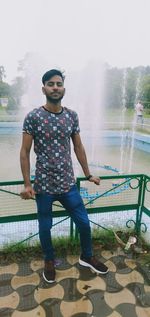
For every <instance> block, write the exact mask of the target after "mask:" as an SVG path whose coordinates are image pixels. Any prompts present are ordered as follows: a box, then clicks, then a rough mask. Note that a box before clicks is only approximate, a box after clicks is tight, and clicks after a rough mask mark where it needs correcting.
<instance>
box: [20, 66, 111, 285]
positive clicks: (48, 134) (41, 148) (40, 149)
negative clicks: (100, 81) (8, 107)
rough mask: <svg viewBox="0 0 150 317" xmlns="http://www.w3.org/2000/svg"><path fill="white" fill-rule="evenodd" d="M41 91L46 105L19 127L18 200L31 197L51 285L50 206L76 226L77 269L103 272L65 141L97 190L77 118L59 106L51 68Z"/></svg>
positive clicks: (58, 79)
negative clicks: (21, 187)
mask: <svg viewBox="0 0 150 317" xmlns="http://www.w3.org/2000/svg"><path fill="white" fill-rule="evenodd" d="M42 83H43V87H42V91H43V93H44V95H45V97H46V104H45V105H44V106H41V107H39V108H36V109H34V110H32V111H31V112H30V113H28V114H27V116H26V118H25V120H24V124H23V138H22V146H21V151H20V161H21V170H22V174H23V179H24V186H25V187H24V191H23V192H22V193H21V197H22V198H23V199H30V198H32V197H33V196H34V195H35V198H36V203H37V212H38V222H39V237H40V242H41V247H42V250H43V253H44V261H45V266H44V271H43V277H44V279H45V281H47V282H48V283H52V282H54V281H55V267H54V250H53V246H52V240H51V228H52V203H53V202H54V201H59V202H60V203H61V204H62V205H63V206H64V208H65V209H66V210H68V212H69V214H70V217H71V218H72V219H73V221H74V222H75V224H76V226H77V228H78V231H79V234H80V242H81V256H80V259H79V263H80V265H83V266H86V267H90V268H92V269H93V270H94V271H95V272H98V273H101V274H106V273H107V272H108V268H107V267H106V266H105V265H104V264H103V263H101V262H100V261H99V260H98V259H97V258H96V257H94V256H93V254H92V246H91V229H90V224H89V219H88V215H87V212H86V209H85V207H84V204H83V201H82V198H81V196H80V193H79V192H78V189H77V186H76V184H75V177H74V172H73V167H72V159H71V149H70V140H72V142H73V145H74V151H75V154H76V157H77V159H78V161H79V163H80V165H81V167H82V169H83V172H84V174H85V176H86V178H87V180H89V181H90V182H93V183H95V184H96V185H99V183H100V179H99V178H98V177H94V176H92V175H90V171H89V167H88V163H87V158H86V153H85V150H84V147H83V144H82V142H81V138H80V134H79V132H80V129H79V122H78V116H77V113H76V112H75V111H72V110H70V109H68V108H66V107H62V105H61V100H62V98H63V96H64V94H65V88H64V76H63V74H62V73H61V72H60V71H59V70H56V69H52V70H50V71H48V72H46V73H45V74H44V75H43V77H42ZM33 141H34V151H35V153H36V171H35V180H34V187H33V188H32V185H31V182H30V150H31V146H32V142H33Z"/></svg>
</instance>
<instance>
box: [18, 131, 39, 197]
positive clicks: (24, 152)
mask: <svg viewBox="0 0 150 317" xmlns="http://www.w3.org/2000/svg"><path fill="white" fill-rule="evenodd" d="M32 141H33V137H32V135H30V134H27V133H23V137H22V146H21V150H20V165H21V171H22V175H23V179H24V186H25V189H24V191H23V192H22V193H21V194H20V195H21V197H22V198H23V199H30V198H32V197H33V196H34V194H35V193H34V190H33V188H32V185H31V181H30V151H31V146H32Z"/></svg>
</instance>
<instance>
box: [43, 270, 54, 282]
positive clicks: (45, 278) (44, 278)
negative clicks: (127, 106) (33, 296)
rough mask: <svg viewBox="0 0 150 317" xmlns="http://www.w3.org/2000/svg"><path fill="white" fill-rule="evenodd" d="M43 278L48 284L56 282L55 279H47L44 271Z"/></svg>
mask: <svg viewBox="0 0 150 317" xmlns="http://www.w3.org/2000/svg"><path fill="white" fill-rule="evenodd" d="M43 278H44V280H45V281H46V282H47V283H50V284H52V283H55V282H56V281H55V280H48V279H47V278H46V276H45V274H44V272H43Z"/></svg>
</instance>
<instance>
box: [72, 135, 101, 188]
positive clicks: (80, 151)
mask: <svg viewBox="0 0 150 317" xmlns="http://www.w3.org/2000/svg"><path fill="white" fill-rule="evenodd" d="M72 142H73V145H74V152H75V154H76V157H77V159H78V161H79V163H80V165H81V167H82V170H83V172H84V175H85V177H87V179H88V180H89V181H90V182H93V183H95V184H96V185H99V184H100V178H99V177H96V176H93V175H91V174H90V170H89V167H88V162H87V156H86V152H85V149H84V146H83V144H82V141H81V137H80V134H79V133H75V134H73V135H72Z"/></svg>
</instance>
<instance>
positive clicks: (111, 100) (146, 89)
mask: <svg viewBox="0 0 150 317" xmlns="http://www.w3.org/2000/svg"><path fill="white" fill-rule="evenodd" d="M29 57H30V55H28V54H27V55H26V56H25V58H24V59H23V60H22V61H20V62H19V67H18V69H19V70H21V71H24V70H25V68H26V65H27V62H28V60H29ZM5 78H6V74H5V68H4V66H0V98H8V106H7V108H6V111H7V112H12V111H16V112H17V110H18V109H19V107H20V105H21V98H22V96H23V95H24V93H25V92H26V90H27V78H26V76H24V77H23V76H18V77H16V78H15V79H14V80H13V82H12V84H11V85H10V84H8V83H7V82H5ZM104 90H105V91H104V106H105V108H106V109H110V108H120V107H123V106H125V107H126V108H128V109H133V108H134V106H135V103H136V102H137V101H138V100H140V101H141V102H142V103H143V105H144V108H145V109H147V112H149V113H150V66H146V67H145V66H138V67H135V68H130V67H129V68H122V69H120V68H117V67H110V66H108V65H106V67H105V76H104ZM0 100H1V99H0ZM0 107H1V104H0Z"/></svg>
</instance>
